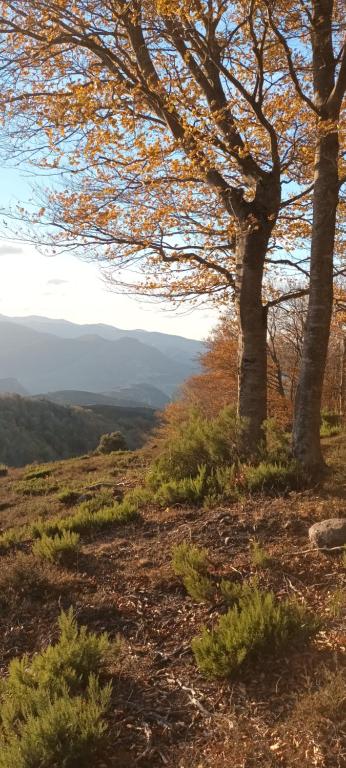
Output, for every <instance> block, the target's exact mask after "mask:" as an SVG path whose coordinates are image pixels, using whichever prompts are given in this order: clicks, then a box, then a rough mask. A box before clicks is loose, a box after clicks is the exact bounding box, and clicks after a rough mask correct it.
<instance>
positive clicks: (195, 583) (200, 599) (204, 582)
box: [183, 571, 215, 603]
mask: <svg viewBox="0 0 346 768" xmlns="http://www.w3.org/2000/svg"><path fill="white" fill-rule="evenodd" d="M183 584H184V587H185V589H186V592H187V594H188V595H190V597H192V599H193V600H194V601H195V602H196V603H207V602H209V601H210V600H212V599H213V596H214V594H215V587H214V584H213V582H212V581H211V579H210V578H209V576H205V575H204V574H203V573H198V572H197V571H191V573H187V574H186V576H184V578H183Z"/></svg>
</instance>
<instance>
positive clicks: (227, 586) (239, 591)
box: [219, 579, 244, 605]
mask: <svg viewBox="0 0 346 768" xmlns="http://www.w3.org/2000/svg"><path fill="white" fill-rule="evenodd" d="M219 589H220V594H221V597H222V599H223V600H224V602H225V603H226V604H227V605H234V603H237V602H239V600H240V598H241V597H242V596H244V586H243V584H242V583H241V582H238V581H236V582H234V581H229V579H221V581H220V585H219Z"/></svg>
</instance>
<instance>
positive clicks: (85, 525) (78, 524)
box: [30, 496, 138, 538]
mask: <svg viewBox="0 0 346 768" xmlns="http://www.w3.org/2000/svg"><path fill="white" fill-rule="evenodd" d="M92 501H93V500H92ZM92 501H91V502H89V501H86V502H84V503H83V504H80V506H79V507H77V509H76V511H75V512H74V513H73V514H71V515H67V516H66V517H53V518H51V519H50V520H41V519H39V520H36V521H35V522H34V523H32V525H31V528H30V531H31V536H32V537H33V538H40V537H42V536H43V535H44V534H46V535H47V536H55V535H56V534H61V533H62V532H63V531H71V532H72V531H74V532H76V533H86V532H89V531H92V530H98V529H101V528H105V527H107V526H109V525H116V524H120V523H127V522H130V521H131V520H134V519H136V518H137V517H138V502H137V501H131V497H130V498H127V496H125V498H124V500H123V501H122V502H121V503H120V504H113V506H111V507H102V508H101V509H97V511H95V512H94V511H93V505H92Z"/></svg>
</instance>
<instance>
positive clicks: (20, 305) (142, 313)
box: [0, 168, 218, 339]
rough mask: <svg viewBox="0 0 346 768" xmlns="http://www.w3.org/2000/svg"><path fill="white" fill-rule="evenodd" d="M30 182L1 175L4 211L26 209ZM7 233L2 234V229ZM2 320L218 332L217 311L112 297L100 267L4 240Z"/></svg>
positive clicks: (0, 246) (0, 249)
mask: <svg viewBox="0 0 346 768" xmlns="http://www.w3.org/2000/svg"><path fill="white" fill-rule="evenodd" d="M31 181H32V180H31V179H30V178H29V177H27V176H26V175H25V174H24V172H21V170H20V168H12V169H10V168H2V169H1V188H0V208H2V209H7V208H8V207H9V206H11V205H15V204H16V203H17V202H22V203H24V204H25V203H27V202H28V200H29V198H30V194H31ZM2 229H3V228H2ZM0 273H1V282H0V314H2V315H10V316H11V315H12V316H17V315H19V316H24V315H45V316H46V317H59V318H65V319H66V320H71V321H73V322H76V323H88V322H90V323H109V324H110V325H116V326H118V327H120V328H144V329H145V330H150V331H154V330H155V331H162V332H164V333H177V334H180V335H182V336H189V337H191V338H198V339H201V338H205V337H206V336H207V335H208V333H209V332H210V331H211V329H212V328H213V326H215V324H216V322H217V318H218V313H217V311H216V310H213V309H211V308H210V307H207V306H204V307H201V308H200V309H197V310H196V309H195V310H192V311H191V310H190V311H188V309H189V308H188V307H185V309H184V308H182V309H181V311H179V312H178V311H177V310H173V309H172V307H171V306H170V305H169V304H168V303H167V304H163V303H162V302H160V303H153V302H150V301H144V299H138V298H134V297H133V298H132V297H127V296H124V295H118V294H116V293H114V292H112V291H111V290H110V288H109V286H107V285H106V284H105V282H104V280H103V278H102V274H101V271H100V269H99V267H98V266H97V265H96V264H95V263H88V262H84V261H82V260H80V259H77V258H76V257H74V256H73V255H72V254H58V255H54V256H53V255H51V256H43V255H42V254H40V253H39V252H38V251H37V250H36V249H35V248H34V247H33V246H31V245H30V246H29V245H23V244H21V243H15V242H10V241H9V240H5V239H4V238H3V239H1V240H0Z"/></svg>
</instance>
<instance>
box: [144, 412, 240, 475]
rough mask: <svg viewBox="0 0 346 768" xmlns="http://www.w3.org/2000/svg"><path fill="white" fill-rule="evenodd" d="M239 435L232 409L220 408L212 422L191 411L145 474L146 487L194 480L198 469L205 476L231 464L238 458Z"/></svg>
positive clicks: (238, 423)
mask: <svg viewBox="0 0 346 768" xmlns="http://www.w3.org/2000/svg"><path fill="white" fill-rule="evenodd" d="M241 431H242V429H241V424H240V422H239V420H238V419H237V416H236V413H235V411H234V409H232V408H229V407H227V408H224V409H223V410H222V411H221V412H220V413H219V415H218V416H217V417H216V418H215V419H212V420H209V419H206V418H204V417H203V416H201V415H199V414H198V413H197V412H196V411H192V412H191V413H190V414H189V416H188V418H187V420H186V421H184V422H183V423H182V424H181V425H179V427H178V428H177V431H176V434H175V435H174V436H173V437H170V438H168V439H167V440H166V442H165V443H164V445H163V447H162V451H161V454H160V456H159V458H158V459H157V460H156V461H155V462H154V465H153V467H152V469H151V471H150V473H149V476H148V482H149V484H150V485H151V486H152V487H153V488H154V489H158V488H159V487H160V486H161V485H162V484H163V483H170V482H171V481H172V480H183V479H184V478H196V477H198V475H199V473H200V469H201V466H205V467H206V474H207V475H209V474H210V473H211V472H212V471H213V470H215V469H216V467H219V466H228V465H230V464H232V463H234V461H236V460H237V458H238V455H239V445H240V437H241Z"/></svg>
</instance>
